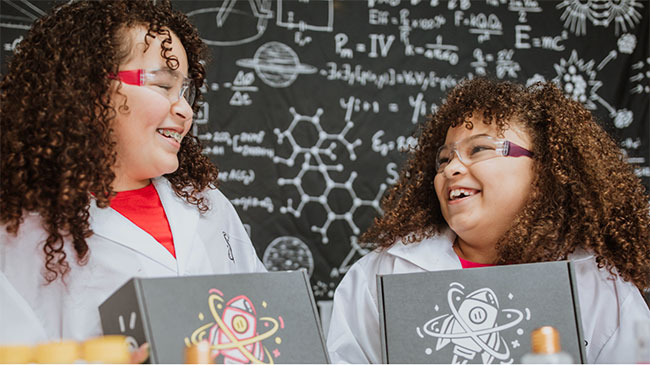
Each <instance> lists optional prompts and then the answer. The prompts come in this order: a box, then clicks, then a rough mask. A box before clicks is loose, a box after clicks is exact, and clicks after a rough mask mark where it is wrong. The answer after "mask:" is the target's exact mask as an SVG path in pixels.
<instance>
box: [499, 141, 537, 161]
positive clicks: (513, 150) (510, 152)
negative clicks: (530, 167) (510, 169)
mask: <svg viewBox="0 0 650 365" xmlns="http://www.w3.org/2000/svg"><path fill="white" fill-rule="evenodd" d="M504 147H505V151H504V152H505V153H504V156H512V157H520V156H528V157H533V153H532V152H530V151H529V150H527V149H525V148H523V147H521V146H519V145H517V144H516V143H513V142H510V141H505V143H504Z"/></svg>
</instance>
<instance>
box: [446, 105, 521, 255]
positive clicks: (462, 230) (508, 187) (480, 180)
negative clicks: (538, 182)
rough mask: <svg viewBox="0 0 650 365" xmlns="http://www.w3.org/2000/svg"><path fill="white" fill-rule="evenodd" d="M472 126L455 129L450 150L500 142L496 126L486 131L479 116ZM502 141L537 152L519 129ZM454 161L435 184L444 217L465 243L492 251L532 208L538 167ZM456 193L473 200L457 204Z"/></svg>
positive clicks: (504, 160)
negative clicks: (473, 142) (469, 141)
mask: <svg viewBox="0 0 650 365" xmlns="http://www.w3.org/2000/svg"><path fill="white" fill-rule="evenodd" d="M471 121H472V122H473V124H474V128H472V129H467V128H466V127H465V126H464V125H462V124H461V125H460V126H458V127H455V128H450V129H449V131H448V132H447V138H446V139H445V144H449V143H454V142H458V141H460V140H463V139H465V138H467V137H470V136H475V135H478V134H487V135H489V136H492V137H495V138H499V137H500V136H497V130H496V127H495V126H494V123H493V124H491V125H486V124H484V123H483V121H482V118H480V117H476V116H475V117H473V118H472V119H471ZM502 138H504V139H506V140H509V141H511V142H514V143H516V144H518V145H519V146H521V147H523V148H526V149H528V150H531V148H532V145H531V143H532V142H531V138H530V136H529V135H528V134H527V133H526V132H524V130H523V129H522V128H520V127H519V126H517V125H516V124H514V123H513V124H511V125H510V127H509V128H508V129H507V130H506V131H505V132H504V135H503V136H502ZM452 156H453V157H452V159H451V161H450V162H449V164H448V165H447V166H446V167H445V168H444V170H442V171H441V172H439V173H438V174H437V175H436V177H435V179H434V185H435V189H436V195H437V196H438V200H439V202H440V209H441V210H442V215H443V216H444V218H445V220H446V221H447V224H449V227H450V228H451V229H452V230H453V231H454V232H455V233H456V234H457V235H458V236H459V238H460V239H462V240H463V241H465V242H467V243H470V244H472V245H474V246H477V245H478V246H480V247H483V248H486V247H490V248H491V247H493V245H494V244H495V243H496V241H497V240H498V239H499V238H500V237H501V236H502V235H503V234H504V233H505V231H506V230H507V229H508V228H509V226H510V224H511V223H512V220H513V218H514V217H515V215H516V214H517V213H518V212H519V211H520V210H521V209H522V208H523V206H524V204H525V203H526V200H527V198H528V195H529V192H530V189H531V183H532V181H533V177H534V176H533V161H532V159H531V158H529V157H503V156H499V157H494V158H491V159H488V160H484V161H480V162H476V163H474V164H472V165H470V166H465V165H464V164H463V163H462V162H461V161H459V159H458V157H457V156H456V155H455V154H454V155H452ZM454 189H463V190H464V191H465V193H467V194H469V196H465V197H461V198H457V197H455V199H451V198H450V193H451V191H452V190H454ZM490 245H491V246H490Z"/></svg>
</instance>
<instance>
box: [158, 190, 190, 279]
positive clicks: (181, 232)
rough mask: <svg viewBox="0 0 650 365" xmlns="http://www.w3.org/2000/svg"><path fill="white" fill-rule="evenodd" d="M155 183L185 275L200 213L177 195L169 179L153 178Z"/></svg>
mask: <svg viewBox="0 0 650 365" xmlns="http://www.w3.org/2000/svg"><path fill="white" fill-rule="evenodd" d="M153 183H154V186H155V187H156V190H157V191H158V195H159V196H160V201H161V202H162V205H163V208H164V209H165V214H166V215H167V221H169V227H170V228H171V231H172V236H173V237H174V249H175V250H176V263H177V265H178V273H179V275H183V274H184V273H186V272H187V269H188V265H189V264H190V262H189V261H190V258H191V256H192V255H191V251H192V242H193V241H194V237H195V235H196V234H197V231H196V230H197V227H198V224H199V218H200V213H199V210H198V208H197V207H196V206H195V205H191V204H188V203H187V202H186V201H185V200H184V199H183V198H181V197H179V196H178V195H176V193H175V192H174V190H173V189H172V187H171V184H170V183H169V180H167V179H165V178H157V179H154V180H153Z"/></svg>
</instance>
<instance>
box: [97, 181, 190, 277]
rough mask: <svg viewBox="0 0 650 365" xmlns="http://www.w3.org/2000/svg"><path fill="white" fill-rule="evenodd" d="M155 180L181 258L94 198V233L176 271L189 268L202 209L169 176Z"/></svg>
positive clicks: (175, 246) (179, 271)
mask: <svg viewBox="0 0 650 365" xmlns="http://www.w3.org/2000/svg"><path fill="white" fill-rule="evenodd" d="M153 184H154V186H155V188H156V191H157V192H158V196H160V201H161V202H162V205H163V208H164V209H165V214H166V215H167V220H168V221H169V226H170V228H171V231H172V236H173V237H174V248H175V250H176V257H177V258H178V260H177V259H174V257H173V256H172V255H171V254H170V253H169V251H167V249H166V248H165V247H164V246H163V245H161V244H160V243H159V242H158V241H156V240H155V239H154V238H153V237H152V236H151V235H150V234H149V233H147V232H145V231H144V230H142V229H141V228H140V227H138V226H136V225H135V224H134V223H133V222H131V221H130V220H128V219H127V218H126V217H124V216H123V215H121V214H120V213H118V212H117V211H116V210H114V209H113V208H110V207H108V208H105V209H101V208H99V207H97V205H96V203H95V200H94V199H93V200H92V201H91V205H90V228H91V229H92V231H93V232H94V234H96V235H98V236H101V237H104V238H106V239H109V240H111V241H113V242H115V243H117V244H119V245H122V246H125V247H128V248H130V249H132V250H134V251H137V252H139V253H141V254H142V255H144V256H146V257H148V258H150V259H151V260H154V261H156V262H158V263H160V264H161V265H163V266H165V267H167V268H168V269H169V270H171V271H173V272H174V273H182V272H185V270H184V268H185V267H186V266H187V260H188V259H189V256H190V255H189V251H190V246H191V240H192V237H193V235H194V233H195V232H196V226H197V224H198V220H199V212H198V210H197V209H196V207H195V206H193V205H189V204H186V203H185V201H184V200H183V199H182V198H180V197H178V196H176V194H175V193H174V191H173V190H172V188H171V186H170V183H169V181H168V180H167V179H166V178H156V179H153ZM91 250H92V248H91Z"/></svg>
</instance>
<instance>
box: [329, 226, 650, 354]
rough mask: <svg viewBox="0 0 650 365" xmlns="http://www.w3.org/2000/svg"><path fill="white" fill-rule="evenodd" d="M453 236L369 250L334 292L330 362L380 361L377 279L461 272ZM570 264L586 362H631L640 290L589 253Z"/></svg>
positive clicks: (648, 314) (643, 310)
mask: <svg viewBox="0 0 650 365" xmlns="http://www.w3.org/2000/svg"><path fill="white" fill-rule="evenodd" d="M454 239H455V234H454V233H453V232H451V231H447V232H445V233H444V234H441V235H437V236H435V237H432V238H429V239H425V240H423V241H421V242H419V243H414V244H409V245H404V244H403V243H401V242H399V243H397V244H395V245H393V246H391V247H390V248H389V249H387V250H385V251H373V252H371V253H369V254H367V255H366V256H365V257H363V258H361V259H360V260H359V261H358V262H356V263H355V264H354V265H353V266H352V267H351V268H350V270H349V271H348V273H347V274H346V275H345V277H344V278H343V280H342V281H341V283H340V284H339V286H338V288H337V289H336V293H335V294H334V305H333V311H332V318H331V322H330V327H329V334H328V336H327V347H328V349H329V353H330V358H331V360H332V362H333V363H379V362H381V345H380V329H379V313H378V307H377V284H376V275H385V274H399V273H414V272H424V271H438V270H454V269H461V264H460V261H459V259H458V256H457V255H456V253H455V252H454V250H453V247H452V244H453V241H454ZM570 259H571V260H572V261H573V262H574V265H575V272H576V281H577V285H578V297H579V301H580V312H581V317H582V327H583V332H584V338H585V340H586V341H587V343H588V345H587V347H586V352H587V361H588V362H589V363H597V362H598V363H616V362H624V363H633V362H635V348H636V337H635V334H634V323H635V321H636V320H638V319H645V320H648V321H650V311H649V310H648V307H647V305H646V304H645V302H644V299H643V297H642V296H641V293H640V292H639V290H638V289H637V288H636V286H634V285H633V284H631V283H629V282H625V281H623V280H621V279H620V278H616V279H614V278H611V277H610V275H609V273H608V272H607V270H605V269H603V270H599V269H598V267H597V265H596V262H595V259H594V257H593V256H592V255H590V254H588V253H586V252H584V251H582V252H576V253H574V254H573V255H571V256H570Z"/></svg>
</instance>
